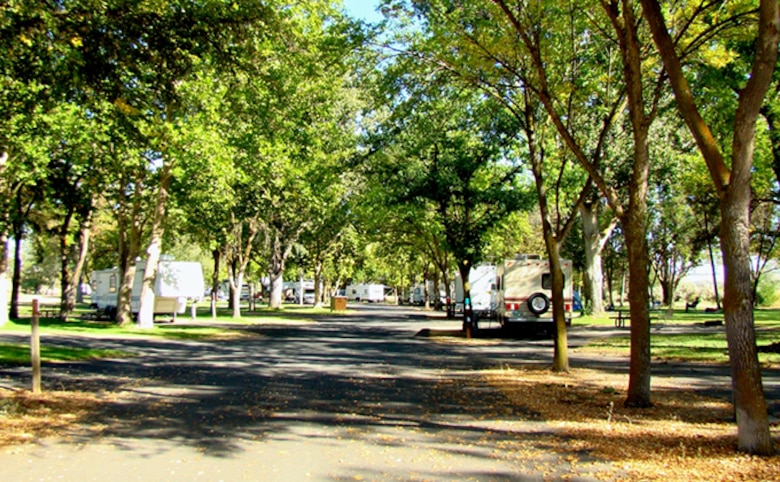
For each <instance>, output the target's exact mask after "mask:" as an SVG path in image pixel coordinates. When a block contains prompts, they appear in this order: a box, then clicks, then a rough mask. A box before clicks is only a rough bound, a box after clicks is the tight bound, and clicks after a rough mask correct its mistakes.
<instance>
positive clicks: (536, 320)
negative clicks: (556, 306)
mask: <svg viewBox="0 0 780 482" xmlns="http://www.w3.org/2000/svg"><path fill="white" fill-rule="evenodd" d="M561 270H562V271H563V278H564V288H563V305H564V310H565V313H566V314H565V316H566V324H567V325H569V324H571V317H572V305H573V289H572V262H571V261H570V260H565V259H562V260H561ZM551 300H552V276H551V274H550V263H549V261H548V260H544V259H541V258H540V257H538V256H532V255H518V256H516V257H514V258H512V259H506V260H504V261H503V262H502V263H500V264H499V265H498V266H497V267H496V316H497V318H498V320H499V322H500V323H501V325H502V326H509V325H524V326H528V327H536V328H542V329H544V330H546V331H548V332H552V331H553V330H554V326H553V324H552V323H553V318H552V302H551Z"/></svg>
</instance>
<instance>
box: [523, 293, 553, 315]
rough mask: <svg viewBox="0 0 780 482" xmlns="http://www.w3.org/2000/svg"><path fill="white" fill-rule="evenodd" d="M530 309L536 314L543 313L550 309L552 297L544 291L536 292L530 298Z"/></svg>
mask: <svg viewBox="0 0 780 482" xmlns="http://www.w3.org/2000/svg"><path fill="white" fill-rule="evenodd" d="M528 309H529V310H530V311H531V313H533V314H535V315H543V314H544V313H547V310H549V309H550V298H548V297H547V295H546V294H544V293H534V294H532V295H531V297H530V298H528Z"/></svg>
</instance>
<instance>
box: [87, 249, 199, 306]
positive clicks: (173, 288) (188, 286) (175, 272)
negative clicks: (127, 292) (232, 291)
mask: <svg viewBox="0 0 780 482" xmlns="http://www.w3.org/2000/svg"><path fill="white" fill-rule="evenodd" d="M145 267H146V261H145V260H140V261H138V262H137V263H136V266H135V277H134V278H133V287H132V295H131V301H130V309H131V310H132V312H133V313H138V310H139V308H140V305H141V286H142V285H143V280H144V268H145ZM91 280H92V283H91V284H92V294H91V298H90V300H91V303H92V305H93V306H94V307H95V308H97V309H99V310H101V311H104V312H105V313H108V314H109V315H110V314H111V313H112V312H113V313H116V306H117V290H118V289H119V269H118V268H112V269H106V270H100V271H93V272H92V274H91ZM152 290H153V291H154V294H155V297H154V314H155V315H158V314H160V315H162V314H170V315H173V316H174V317H175V315H176V314H177V313H184V310H185V308H186V306H187V300H193V301H195V300H199V299H201V298H202V297H203V292H204V282H203V268H202V267H201V265H200V263H198V262H194V261H167V260H164V261H160V263H159V264H158V265H157V277H156V278H155V280H154V284H153V285H152Z"/></svg>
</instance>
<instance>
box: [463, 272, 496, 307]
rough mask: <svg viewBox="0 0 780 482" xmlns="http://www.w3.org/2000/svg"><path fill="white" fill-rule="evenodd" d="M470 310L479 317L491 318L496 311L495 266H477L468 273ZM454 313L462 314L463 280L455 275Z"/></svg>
mask: <svg viewBox="0 0 780 482" xmlns="http://www.w3.org/2000/svg"><path fill="white" fill-rule="evenodd" d="M469 285H470V288H471V309H472V311H473V312H474V313H476V314H477V315H478V316H480V317H492V316H494V313H495V311H496V292H495V290H496V266H495V265H493V264H487V263H484V264H479V265H477V266H473V267H472V268H471V270H470V271H469ZM455 311H456V312H458V313H463V280H462V279H461V278H460V273H457V274H456V275H455Z"/></svg>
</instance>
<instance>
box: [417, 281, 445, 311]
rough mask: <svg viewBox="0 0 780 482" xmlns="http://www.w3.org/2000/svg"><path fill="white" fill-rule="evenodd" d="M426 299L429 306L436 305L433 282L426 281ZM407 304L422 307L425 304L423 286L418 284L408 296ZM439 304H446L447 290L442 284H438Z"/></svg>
mask: <svg viewBox="0 0 780 482" xmlns="http://www.w3.org/2000/svg"><path fill="white" fill-rule="evenodd" d="M427 285H428V298H429V301H428V302H429V303H430V304H431V306H435V305H436V292H435V290H434V289H433V281H428V282H427ZM409 303H410V304H412V305H417V306H423V305H424V304H425V284H424V283H418V284H417V285H415V286H414V287H413V288H412V289H411V292H410V294H409ZM439 304H441V305H446V304H447V289H446V287H445V286H444V285H443V284H439Z"/></svg>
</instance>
